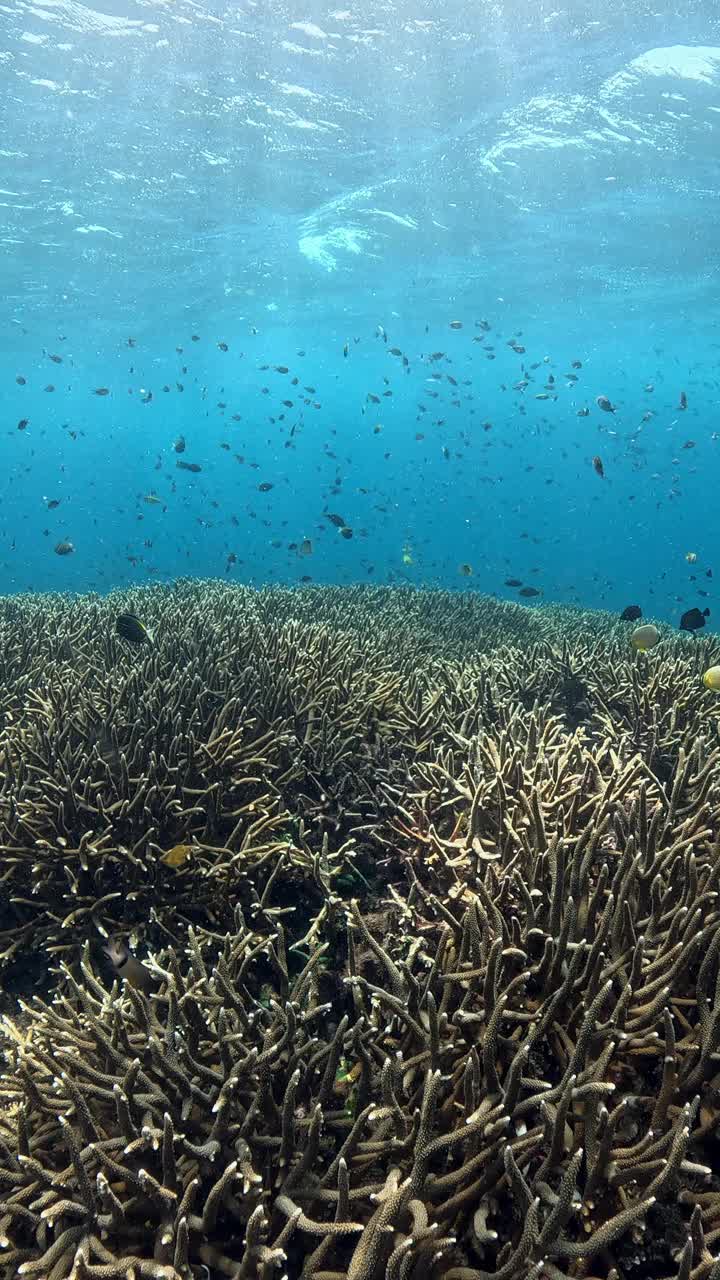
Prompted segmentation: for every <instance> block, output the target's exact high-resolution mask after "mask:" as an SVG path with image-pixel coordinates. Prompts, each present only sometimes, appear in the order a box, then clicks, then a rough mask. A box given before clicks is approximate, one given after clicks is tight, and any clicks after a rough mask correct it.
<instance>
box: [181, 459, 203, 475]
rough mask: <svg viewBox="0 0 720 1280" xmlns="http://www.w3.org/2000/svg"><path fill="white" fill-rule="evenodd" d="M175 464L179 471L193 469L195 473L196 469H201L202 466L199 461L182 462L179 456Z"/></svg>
mask: <svg viewBox="0 0 720 1280" xmlns="http://www.w3.org/2000/svg"><path fill="white" fill-rule="evenodd" d="M175 466H176V467H179V468H180V470H181V471H193V472H195V473H196V474H197V472H198V471H202V467H201V466H200V463H199V462H183V461H182V459H180V458H178V460H177V462H176V463H175Z"/></svg>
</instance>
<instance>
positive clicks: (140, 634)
mask: <svg viewBox="0 0 720 1280" xmlns="http://www.w3.org/2000/svg"><path fill="white" fill-rule="evenodd" d="M115 630H116V632H117V634H118V635H119V636H120V637H121V639H122V640H129V641H130V644H152V642H153V638H152V635H151V633H150V632H149V631H148V629H147V627H146V626H145V624H144V623H142V622H141V621H140V619H139V618H137V617H136V616H135V614H134V613H119V614H118V616H117V618H116V619H115Z"/></svg>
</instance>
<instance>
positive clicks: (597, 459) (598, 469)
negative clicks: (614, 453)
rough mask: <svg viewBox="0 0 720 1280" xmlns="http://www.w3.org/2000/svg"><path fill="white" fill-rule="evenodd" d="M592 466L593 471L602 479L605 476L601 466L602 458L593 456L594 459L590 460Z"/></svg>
mask: <svg viewBox="0 0 720 1280" xmlns="http://www.w3.org/2000/svg"><path fill="white" fill-rule="evenodd" d="M592 464H593V469H594V471H595V472H596V474H597V475H599V476H600V478H601V479H602V477H603V476H604V475H605V468H604V466H603V462H602V458H600V457H598V455H597V454H595V457H594V458H593V460H592Z"/></svg>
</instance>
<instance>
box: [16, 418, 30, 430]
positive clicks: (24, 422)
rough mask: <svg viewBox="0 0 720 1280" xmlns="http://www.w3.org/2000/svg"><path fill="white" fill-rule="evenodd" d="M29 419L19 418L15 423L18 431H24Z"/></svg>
mask: <svg viewBox="0 0 720 1280" xmlns="http://www.w3.org/2000/svg"><path fill="white" fill-rule="evenodd" d="M29 421H30V419H29V418H21V419H20V421H19V422H18V425H17V429H18V431H24V430H25V428H26V426H27V424H28V422H29Z"/></svg>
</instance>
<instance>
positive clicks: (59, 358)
mask: <svg viewBox="0 0 720 1280" xmlns="http://www.w3.org/2000/svg"><path fill="white" fill-rule="evenodd" d="M50 359H51V360H52V362H53V364H62V362H63V358H62V356H50Z"/></svg>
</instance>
